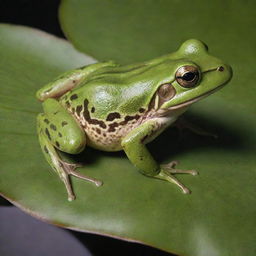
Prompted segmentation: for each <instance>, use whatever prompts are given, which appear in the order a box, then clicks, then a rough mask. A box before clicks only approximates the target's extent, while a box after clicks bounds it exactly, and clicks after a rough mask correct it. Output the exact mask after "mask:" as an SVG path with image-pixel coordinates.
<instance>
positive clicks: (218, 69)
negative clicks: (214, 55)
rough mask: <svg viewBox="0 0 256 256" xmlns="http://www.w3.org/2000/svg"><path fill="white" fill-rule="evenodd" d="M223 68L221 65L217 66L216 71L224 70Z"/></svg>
mask: <svg viewBox="0 0 256 256" xmlns="http://www.w3.org/2000/svg"><path fill="white" fill-rule="evenodd" d="M224 70H225V68H224V67H223V66H219V67H218V68H217V71H220V72H222V71H224Z"/></svg>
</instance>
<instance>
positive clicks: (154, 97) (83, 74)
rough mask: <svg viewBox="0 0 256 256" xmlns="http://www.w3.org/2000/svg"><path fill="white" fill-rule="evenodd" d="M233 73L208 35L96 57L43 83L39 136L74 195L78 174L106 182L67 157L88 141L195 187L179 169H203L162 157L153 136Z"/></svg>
mask: <svg viewBox="0 0 256 256" xmlns="http://www.w3.org/2000/svg"><path fill="white" fill-rule="evenodd" d="M231 77H232V68H231V67H230V65H228V64H226V63H224V62H223V61H222V60H220V59H218V58H217V57H214V56H212V55H210V54H209V50H208V46H207V45H206V44H205V43H204V42H202V41H200V40H198V39H188V40H186V41H185V42H184V43H182V44H181V46H180V47H179V48H178V49H177V50H176V51H174V52H172V53H169V54H166V55H164V56H161V57H157V58H154V59H152V60H148V61H143V62H138V63H136V64H126V65H121V64H118V63H116V62H114V61H104V62H97V63H93V64H90V65H86V66H84V67H80V68H76V69H74V70H71V71H67V72H65V73H64V74H62V75H60V76H59V77H57V78H56V79H55V80H53V81H52V82H50V83H48V84H46V85H45V86H43V87H42V88H41V89H39V90H38V91H37V93H36V97H37V99H38V100H39V101H41V102H42V105H43V113H40V114H38V116H37V131H38V137H39V143H40V145H41V149H42V152H43V154H44V156H45V158H46V160H47V162H48V163H49V164H50V166H51V167H52V169H53V170H54V171H55V172H56V173H57V174H58V175H59V177H60V179H61V180H62V181H63V183H64V185H65V188H66V191H67V195H68V200H69V201H72V200H74V199H75V198H76V195H75V193H74V190H73V187H72V185H71V176H74V177H77V178H80V179H83V180H86V181H89V182H91V183H93V184H95V185H96V186H101V185H102V184H103V182H102V181H101V180H97V179H95V178H92V177H88V176H86V175H84V174H81V173H79V172H78V170H77V168H79V167H81V165H79V164H78V163H71V162H68V161H65V160H64V159H63V157H62V156H61V154H60V153H61V152H65V153H68V154H79V153H81V152H82V151H84V149H85V147H86V146H89V147H92V148H94V149H97V150H100V151H108V152H114V151H124V152H125V154H126V156H127V157H128V159H129V160H130V162H131V163H132V164H133V166H135V168H136V169H138V170H139V171H140V172H141V173H142V174H144V175H145V176H146V177H150V178H156V179H160V180H164V181H167V182H170V183H174V184H175V185H177V186H178V187H179V188H180V189H181V191H182V192H183V193H184V194H189V193H190V192H191V191H190V190H189V188H187V187H186V186H185V185H184V184H182V183H181V182H180V181H179V180H178V179H177V177H176V174H184V173H185V174H190V175H197V174H198V172H197V171H196V170H180V169H177V168H176V165H177V161H171V162H170V163H168V164H159V163H157V161H156V160H155V159H154V157H153V156H152V154H151V153H150V152H149V150H148V148H147V144H148V143H149V142H151V141H152V140H154V139H155V138H156V137H158V136H159V135H160V134H161V133H162V132H163V131H164V130H165V129H166V128H167V127H169V126H172V125H173V124H174V123H175V121H176V120H177V119H178V118H179V116H181V115H182V114H183V113H184V112H185V111H187V109H188V108H189V107H190V106H191V105H192V104H194V103H195V102H197V101H199V100H201V99H203V98H205V97H207V96H208V95H210V94H212V93H214V92H215V91H217V90H219V89H220V88H222V87H223V86H224V85H226V84H227V83H228V82H229V81H230V79H231ZM166 184H167V183H166Z"/></svg>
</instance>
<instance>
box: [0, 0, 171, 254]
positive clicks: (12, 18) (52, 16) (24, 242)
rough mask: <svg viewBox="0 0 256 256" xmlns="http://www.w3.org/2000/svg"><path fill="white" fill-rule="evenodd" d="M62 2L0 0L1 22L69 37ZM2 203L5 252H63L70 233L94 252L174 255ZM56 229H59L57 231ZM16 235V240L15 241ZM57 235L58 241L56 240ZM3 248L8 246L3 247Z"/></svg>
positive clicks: (0, 241) (78, 251)
mask: <svg viewBox="0 0 256 256" xmlns="http://www.w3.org/2000/svg"><path fill="white" fill-rule="evenodd" d="M59 3H60V1H59V0H43V1H42V0H0V22H1V23H10V24H17V25H25V26H29V27H34V28H39V29H41V30H44V31H47V32H48V33H51V34H55V35H57V36H59V37H65V36H64V34H63V33H62V31H61V28H60V25H59V22H58V6H59ZM0 40H1V38H0ZM0 205H5V206H10V208H9V209H8V210H7V209H6V207H0V216H1V219H0V255H1V256H16V255H17V256H18V255H19V256H23V255H24V256H32V255H33V256H34V255H35V250H36V251H37V253H36V255H43V252H45V251H47V256H52V255H59V253H60V252H61V248H60V246H61V244H63V247H64V246H65V245H66V243H67V240H66V239H68V237H69V236H68V235H72V236H74V238H76V239H78V240H79V241H80V242H81V244H82V245H83V246H84V247H86V248H87V249H88V250H89V251H90V252H91V254H92V255H94V256H102V255H123V256H126V255H127V256H128V255H129V256H130V255H134V256H142V255H147V256H153V255H154V256H171V254H169V253H166V252H162V251H160V250H157V249H154V248H151V247H148V246H144V245H140V244H135V243H129V242H125V241H121V240H117V239H113V238H109V237H103V236H99V235H93V234H86V233H81V232H75V231H68V230H62V229H61V230H60V229H59V228H56V227H50V230H49V225H48V224H45V223H43V222H41V221H37V220H34V219H33V218H32V217H29V216H27V215H25V214H22V213H21V212H20V211H19V210H18V209H16V208H14V207H12V208H11V205H10V204H9V203H8V202H7V201H5V200H2V199H0ZM8 219H9V222H8V221H7V220H8ZM14 220H15V221H14ZM1 222H2V223H1ZM7 224H8V225H7ZM18 227H19V228H18ZM54 229H56V230H55V231H54ZM19 232H20V233H21V234H19ZM67 233H68V235H67ZM14 234H15V235H14ZM163 236H164V234H163ZM12 238H14V240H15V239H16V241H13V239H12ZM53 239H55V240H54V241H58V243H57V242H55V243H52V241H53ZM10 240H12V241H11V243H7V242H6V241H10ZM3 243H5V244H3ZM56 243H57V244H56ZM42 245H43V246H42ZM8 246H9V247H8ZM46 247H48V248H46ZM1 248H4V249H2V251H1ZM72 249H73V250H72V256H78V255H81V247H79V248H78V246H75V244H74V248H72ZM40 250H41V252H40ZM63 250H64V248H63ZM45 255H46V254H45ZM61 255H62V256H65V255H70V251H66V253H64V254H63V252H62V253H61ZM86 255H88V254H87V253H86V250H84V256H86Z"/></svg>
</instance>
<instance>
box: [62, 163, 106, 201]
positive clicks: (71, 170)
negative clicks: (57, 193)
mask: <svg viewBox="0 0 256 256" xmlns="http://www.w3.org/2000/svg"><path fill="white" fill-rule="evenodd" d="M59 165H60V167H61V169H62V171H63V172H62V174H61V178H62V180H63V182H64V184H65V186H66V188H67V192H68V200H69V201H72V200H74V199H75V195H74V192H73V189H72V186H71V184H70V176H74V177H77V178H79V179H83V180H86V181H90V182H92V183H94V184H95V185H96V186H97V187H99V186H101V185H102V184H103V183H102V181H100V180H96V179H94V178H91V177H88V176H85V175H83V174H81V173H79V172H77V171H76V168H78V167H82V165H81V164H73V163H67V162H65V161H63V160H60V159H59Z"/></svg>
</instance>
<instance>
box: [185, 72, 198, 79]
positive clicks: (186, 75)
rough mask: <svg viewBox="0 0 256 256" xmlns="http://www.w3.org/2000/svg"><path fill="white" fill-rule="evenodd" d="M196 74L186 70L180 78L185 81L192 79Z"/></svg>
mask: <svg viewBox="0 0 256 256" xmlns="http://www.w3.org/2000/svg"><path fill="white" fill-rule="evenodd" d="M195 76H196V73H193V72H187V73H185V74H184V75H183V76H182V79H183V80H185V81H192V80H193V79H194V78H195Z"/></svg>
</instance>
